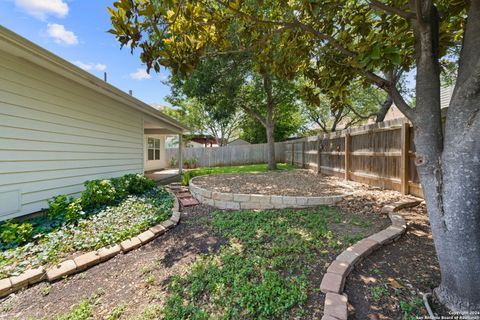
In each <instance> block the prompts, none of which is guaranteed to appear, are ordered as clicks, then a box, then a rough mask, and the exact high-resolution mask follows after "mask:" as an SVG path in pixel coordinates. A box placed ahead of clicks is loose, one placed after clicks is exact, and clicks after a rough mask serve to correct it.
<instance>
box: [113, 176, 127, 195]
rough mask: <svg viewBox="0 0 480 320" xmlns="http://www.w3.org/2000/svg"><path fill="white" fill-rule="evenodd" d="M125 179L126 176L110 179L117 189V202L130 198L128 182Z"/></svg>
mask: <svg viewBox="0 0 480 320" xmlns="http://www.w3.org/2000/svg"><path fill="white" fill-rule="evenodd" d="M125 177H126V176H123V177H118V178H112V179H110V181H111V182H112V185H113V187H114V188H115V199H117V200H122V199H125V198H126V197H127V196H128V181H127V179H126V178H125Z"/></svg>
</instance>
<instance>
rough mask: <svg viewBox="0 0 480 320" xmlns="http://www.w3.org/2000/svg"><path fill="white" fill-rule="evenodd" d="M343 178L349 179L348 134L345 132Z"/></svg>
mask: <svg viewBox="0 0 480 320" xmlns="http://www.w3.org/2000/svg"><path fill="white" fill-rule="evenodd" d="M344 148H345V180H350V134H349V133H348V132H345V147H344Z"/></svg>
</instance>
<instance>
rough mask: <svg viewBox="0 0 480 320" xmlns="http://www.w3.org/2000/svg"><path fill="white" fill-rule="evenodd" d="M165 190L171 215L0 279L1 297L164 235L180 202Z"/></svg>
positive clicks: (173, 222) (174, 222)
mask: <svg viewBox="0 0 480 320" xmlns="http://www.w3.org/2000/svg"><path fill="white" fill-rule="evenodd" d="M168 192H169V193H170V194H171V195H172V196H173V199H174V202H173V207H172V215H171V217H170V219H168V220H166V221H164V222H163V223H160V224H157V225H155V226H153V227H150V228H149V229H148V230H146V231H144V232H142V233H140V234H139V235H137V236H135V237H132V238H130V239H127V240H124V241H122V242H121V243H119V244H116V245H110V246H107V247H103V248H100V249H98V250H94V251H90V252H87V253H84V254H82V255H80V256H78V257H76V258H74V259H69V260H65V261H63V262H61V263H59V264H57V265H55V266H53V267H49V268H47V269H45V268H44V267H38V268H35V269H28V270H26V271H24V272H23V273H22V274H20V275H18V276H13V277H9V278H4V279H0V298H3V297H5V296H7V295H9V294H11V293H14V292H16V291H19V290H21V289H24V288H27V287H28V286H30V285H33V284H36V283H39V282H41V281H44V280H46V281H49V282H53V281H56V280H59V279H63V278H64V277H66V276H69V275H72V274H74V273H79V272H82V271H85V270H87V269H89V268H91V267H93V266H95V265H98V264H100V263H102V262H105V261H107V260H109V259H111V258H113V257H114V256H116V255H117V254H119V253H120V252H121V253H127V252H129V251H131V250H134V249H137V248H139V247H141V246H142V245H144V244H146V243H148V242H150V241H152V240H153V239H155V238H156V237H158V236H161V235H163V234H164V233H165V232H167V231H168V230H169V229H172V228H173V227H175V226H176V225H177V224H178V223H179V222H180V206H179V203H178V199H177V197H176V196H175V194H174V193H173V192H171V191H168Z"/></svg>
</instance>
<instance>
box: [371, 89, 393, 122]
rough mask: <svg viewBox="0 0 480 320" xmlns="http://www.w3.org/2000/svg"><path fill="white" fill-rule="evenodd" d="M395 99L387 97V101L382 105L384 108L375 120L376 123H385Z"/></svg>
mask: <svg viewBox="0 0 480 320" xmlns="http://www.w3.org/2000/svg"><path fill="white" fill-rule="evenodd" d="M392 103H393V99H392V97H390V95H388V96H387V98H386V99H385V101H384V102H383V103H382V107H381V108H380V110H379V111H378V113H377V117H376V118H375V122H383V120H385V116H386V115H387V113H388V110H390V107H391V106H392Z"/></svg>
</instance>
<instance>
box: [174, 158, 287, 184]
mask: <svg viewBox="0 0 480 320" xmlns="http://www.w3.org/2000/svg"><path fill="white" fill-rule="evenodd" d="M294 168H295V167H294V166H292V165H290V164H286V163H277V172H278V171H279V172H281V171H285V170H293V169H294ZM267 171H268V167H267V165H266V164H249V165H242V166H225V167H211V168H197V169H192V170H186V171H185V172H183V174H182V184H183V185H184V186H188V183H189V182H190V179H191V178H193V177H198V176H203V175H210V174H218V173H252V172H267Z"/></svg>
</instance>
